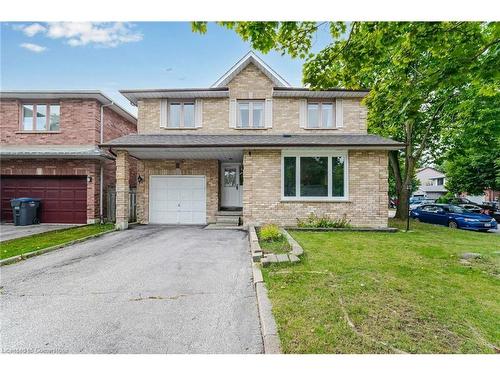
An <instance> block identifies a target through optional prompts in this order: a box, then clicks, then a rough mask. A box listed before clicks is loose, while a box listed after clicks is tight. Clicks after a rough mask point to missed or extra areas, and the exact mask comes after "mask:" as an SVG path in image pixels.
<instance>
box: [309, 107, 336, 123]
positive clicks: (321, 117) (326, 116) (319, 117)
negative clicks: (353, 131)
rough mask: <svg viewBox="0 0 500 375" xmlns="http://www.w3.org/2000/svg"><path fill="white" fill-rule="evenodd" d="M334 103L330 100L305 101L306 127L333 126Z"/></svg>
mask: <svg viewBox="0 0 500 375" xmlns="http://www.w3.org/2000/svg"><path fill="white" fill-rule="evenodd" d="M334 104H335V103H332V102H318V103H307V128H310V129H329V128H333V127H334V119H335V111H334Z"/></svg>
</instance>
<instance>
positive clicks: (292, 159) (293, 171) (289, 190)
mask: <svg viewBox="0 0 500 375" xmlns="http://www.w3.org/2000/svg"><path fill="white" fill-rule="evenodd" d="M281 166H282V199H283V200H332V201H335V200H346V199H347V191H348V188H347V181H348V179H347V152H346V151H335V152H330V151H323V152H321V151H319V152H316V151H300V152H299V151H297V152H295V151H284V152H283V154H282V164H281Z"/></svg>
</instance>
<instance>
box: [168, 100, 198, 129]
mask: <svg viewBox="0 0 500 375" xmlns="http://www.w3.org/2000/svg"><path fill="white" fill-rule="evenodd" d="M168 113H169V118H168V122H167V124H168V127H169V128H194V102H171V103H169V110H168Z"/></svg>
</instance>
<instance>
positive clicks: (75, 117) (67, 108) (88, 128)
mask: <svg viewBox="0 0 500 375" xmlns="http://www.w3.org/2000/svg"><path fill="white" fill-rule="evenodd" d="M58 102H59V103H60V105H61V118H60V121H61V122H60V131H58V132H33V131H30V132H23V131H21V108H22V107H21V101H19V100H2V101H1V102H0V119H1V120H0V121H1V138H0V143H1V144H5V145H9V144H10V145H93V144H97V143H98V142H99V127H98V125H99V121H100V120H99V119H100V103H99V102H98V101H97V100H93V99H92V100H87V99H86V100H82V99H71V100H68V99H65V100H61V101H58Z"/></svg>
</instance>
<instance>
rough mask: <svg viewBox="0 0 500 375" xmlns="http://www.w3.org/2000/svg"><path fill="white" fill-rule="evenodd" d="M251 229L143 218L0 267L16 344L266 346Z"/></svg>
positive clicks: (71, 347)
mask: <svg viewBox="0 0 500 375" xmlns="http://www.w3.org/2000/svg"><path fill="white" fill-rule="evenodd" d="M246 236H247V234H246V233H245V232H241V231H232V230H212V231H209V230H203V229H201V228H198V227H165V226H153V225H150V226H138V227H135V228H133V229H130V230H127V231H124V232H115V233H112V234H108V235H105V236H103V237H101V238H97V239H94V240H90V241H87V242H85V243H82V244H77V245H74V246H71V247H67V248H65V249H61V250H57V251H54V252H52V253H48V254H45V255H41V256H38V257H35V258H32V259H28V260H26V261H24V262H21V263H17V264H13V265H9V266H4V267H2V268H1V286H2V289H1V290H0V292H1V295H0V301H1V313H2V315H1V327H0V329H1V349H2V351H3V352H10V353H25V352H26V353H39V352H46V353H260V352H262V338H261V334H260V326H259V319H258V313H257V305H256V297H255V292H254V289H253V286H252V283H251V277H252V276H251V275H252V272H251V259H250V254H249V251H248V241H247V237H246Z"/></svg>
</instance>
